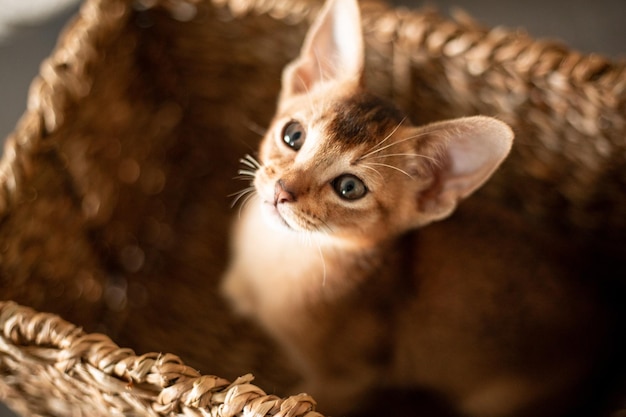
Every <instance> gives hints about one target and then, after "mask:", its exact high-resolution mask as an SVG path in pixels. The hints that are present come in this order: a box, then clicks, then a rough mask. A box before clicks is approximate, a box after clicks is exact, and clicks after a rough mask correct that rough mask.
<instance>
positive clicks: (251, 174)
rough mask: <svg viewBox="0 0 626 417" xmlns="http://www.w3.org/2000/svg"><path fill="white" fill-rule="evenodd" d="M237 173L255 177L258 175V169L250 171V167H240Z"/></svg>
mask: <svg viewBox="0 0 626 417" xmlns="http://www.w3.org/2000/svg"><path fill="white" fill-rule="evenodd" d="M237 174H239V175H248V176H250V177H254V176H256V171H250V170H249V169H240V170H239V171H237Z"/></svg>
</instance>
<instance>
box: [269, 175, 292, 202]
mask: <svg viewBox="0 0 626 417" xmlns="http://www.w3.org/2000/svg"><path fill="white" fill-rule="evenodd" d="M294 201H296V196H295V195H294V194H293V193H292V192H291V191H289V190H287V187H285V183H284V182H283V180H278V181H276V185H274V205H276V204H282V203H293V202H294Z"/></svg>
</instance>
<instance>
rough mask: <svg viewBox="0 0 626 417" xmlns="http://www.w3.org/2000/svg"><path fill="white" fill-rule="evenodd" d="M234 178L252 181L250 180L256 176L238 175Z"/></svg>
mask: <svg viewBox="0 0 626 417" xmlns="http://www.w3.org/2000/svg"><path fill="white" fill-rule="evenodd" d="M233 179H234V180H241V181H250V180H254V176H250V175H237V176H234V177H233Z"/></svg>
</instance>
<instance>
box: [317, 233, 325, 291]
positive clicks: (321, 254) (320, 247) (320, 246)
mask: <svg viewBox="0 0 626 417" xmlns="http://www.w3.org/2000/svg"><path fill="white" fill-rule="evenodd" d="M315 243H317V251H318V252H319V254H320V259H321V260H322V287H325V286H326V259H324V252H323V251H322V244H321V243H320V241H319V239H315Z"/></svg>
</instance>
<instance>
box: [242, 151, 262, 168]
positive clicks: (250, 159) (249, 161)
mask: <svg viewBox="0 0 626 417" xmlns="http://www.w3.org/2000/svg"><path fill="white" fill-rule="evenodd" d="M239 161H240V162H241V163H242V164H245V165H248V166H249V167H250V168H257V169H258V168H261V163H260V162H259V161H257V159H256V158H255V157H254V156H252V155H250V154H246V156H244V157H243V158H242V159H240V160H239Z"/></svg>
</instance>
